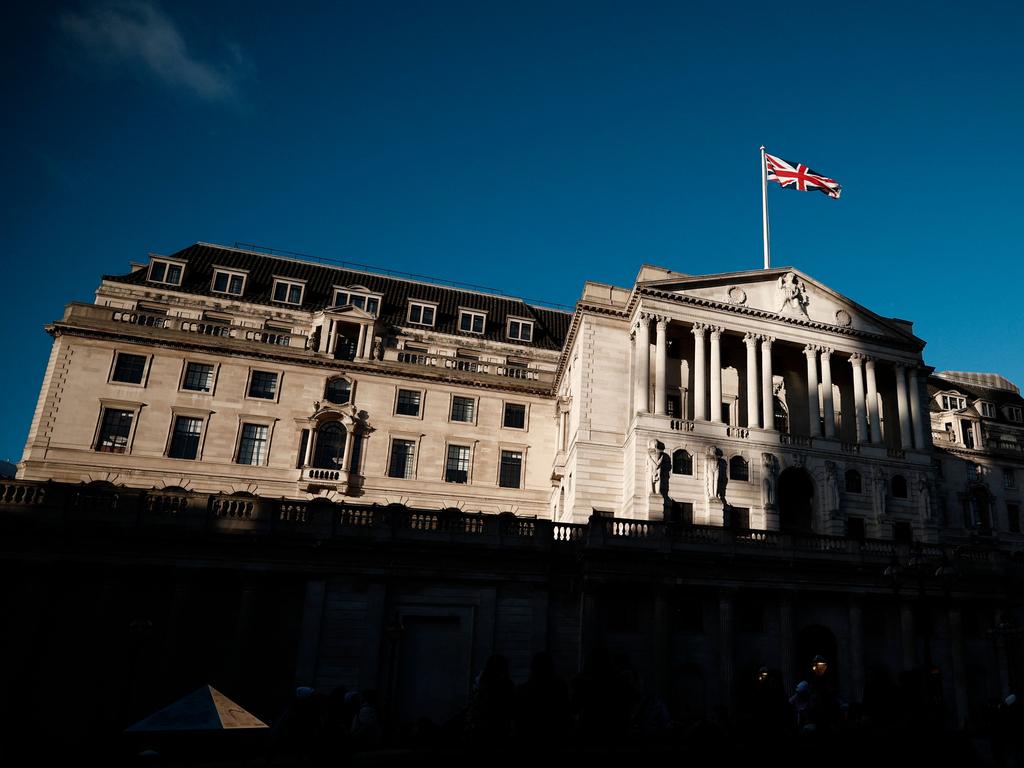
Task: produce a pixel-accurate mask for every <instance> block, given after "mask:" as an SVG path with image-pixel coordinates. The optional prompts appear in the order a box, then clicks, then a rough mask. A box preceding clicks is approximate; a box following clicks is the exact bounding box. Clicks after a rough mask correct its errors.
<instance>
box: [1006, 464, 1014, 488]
mask: <svg viewBox="0 0 1024 768" xmlns="http://www.w3.org/2000/svg"><path fill="white" fill-rule="evenodd" d="M1003 487H1004V488H1010V489H1013V488H1016V487H1017V473H1016V472H1014V471H1013V470H1012V469H1011V468H1010V467H1006V468H1005V469H1003Z"/></svg>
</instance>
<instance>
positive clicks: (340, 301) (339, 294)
mask: <svg viewBox="0 0 1024 768" xmlns="http://www.w3.org/2000/svg"><path fill="white" fill-rule="evenodd" d="M334 306H336V307H356V308H358V309H361V310H363V311H364V312H366V313H367V314H368V315H373V316H374V317H376V316H377V313H378V312H379V311H380V294H371V293H369V292H367V291H366V290H364V289H362V288H360V287H358V286H356V287H353V288H335V289H334Z"/></svg>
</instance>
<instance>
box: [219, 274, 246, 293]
mask: <svg viewBox="0 0 1024 768" xmlns="http://www.w3.org/2000/svg"><path fill="white" fill-rule="evenodd" d="M244 285H245V275H240V274H237V273H235V272H225V271H223V270H220V269H218V270H217V271H215V272H214V273H213V290H214V292H215V293H229V294H231V295H232V296H241V295H242V287H243V286H244Z"/></svg>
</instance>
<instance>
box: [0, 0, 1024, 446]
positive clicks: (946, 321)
mask: <svg viewBox="0 0 1024 768" xmlns="http://www.w3.org/2000/svg"><path fill="white" fill-rule="evenodd" d="M22 5H26V6H31V7H28V8H20V9H15V10H5V11H4V17H3V20H2V23H0V38H2V42H3V49H2V53H0V56H2V57H3V59H4V62H3V63H4V68H3V71H4V73H5V74H4V79H3V85H2V88H3V94H2V95H3V103H4V105H5V107H6V108H5V116H4V119H3V120H2V121H0V133H2V139H3V140H2V141H0V152H2V162H3V165H2V167H3V169H4V178H5V179H6V183H5V184H4V185H3V192H2V193H0V194H2V201H0V202H2V205H0V225H2V231H3V233H4V240H3V246H4V249H5V252H4V254H3V257H2V258H3V263H4V264H5V265H6V271H7V273H8V277H9V281H10V282H9V287H8V291H7V300H6V302H4V303H3V305H2V312H3V327H4V329H5V330H6V350H5V351H6V357H7V360H8V365H6V366H5V367H4V374H3V386H4V389H5V394H6V397H5V398H4V399H3V401H2V405H0V408H2V409H3V411H4V413H3V416H4V418H3V424H4V426H5V428H4V430H3V432H2V434H0V458H11V459H14V460H17V459H19V458H20V456H21V450H22V447H23V445H24V441H25V437H26V435H27V431H28V427H29V424H30V421H31V416H32V411H33V408H34V406H35V402H36V398H37V395H38V389H39V384H40V382H41V379H42V375H43V372H44V369H45V365H46V359H47V355H48V352H49V347H50V339H49V337H48V336H47V335H46V334H45V332H44V331H43V330H42V326H43V325H44V324H45V323H47V322H49V321H52V320H54V319H56V318H58V317H59V316H60V314H61V312H62V307H63V305H64V304H65V303H66V302H68V301H72V300H85V301H87V300H89V299H90V298H91V296H92V293H93V291H94V290H95V288H96V286H97V284H98V282H99V278H100V275H102V274H103V273H105V272H124V271H127V265H128V262H129V260H142V259H144V258H145V256H146V254H147V253H149V252H158V253H169V252H172V251H174V250H177V249H179V248H181V247H184V246H185V245H187V244H189V243H191V242H194V241H197V240H207V241H213V242H220V243H227V244H232V243H234V242H236V241H243V242H253V243H260V244H266V245H271V246H275V247H278V248H284V249H289V250H294V251H301V252H304V253H311V254H317V255H320V256H326V257H331V258H336V259H347V260H351V261H359V262H364V263H369V264H375V265H380V266H384V267H391V268H395V269H401V270H407V271H413V272H419V273H426V274H431V275H436V276H438V277H442V278H448V279H456V280H463V281H467V282H472V283H478V284H482V285H490V286H495V287H498V288H501V289H502V290H504V291H505V292H507V293H511V294H514V295H520V296H524V297H526V298H532V299H544V300H549V301H555V302H561V303H566V304H571V303H573V302H574V301H575V299H576V298H577V297H578V295H579V292H580V288H581V285H582V283H583V281H584V280H586V279H591V280H599V281H606V282H611V283H617V284H622V285H626V284H630V283H631V281H632V278H633V277H634V275H635V274H636V270H637V268H638V267H639V265H640V264H642V263H644V262H648V263H655V264H660V265H664V266H667V267H670V268H673V269H677V270H679V271H683V272H689V273H694V274H700V273H710V272H721V271H730V270H738V269H752V268H757V267H759V266H760V264H761V222H760V176H759V170H758V146H759V145H760V144H762V143H763V144H765V145H766V146H767V147H768V149H769V151H770V152H773V153H775V154H778V155H780V156H782V157H784V158H787V159H790V160H795V161H800V162H804V163H807V164H808V165H810V166H811V167H812V168H815V169H816V170H818V171H820V172H822V173H825V174H827V175H830V176H832V177H833V178H835V179H837V180H839V181H840V182H841V183H842V184H843V196H842V199H841V200H839V201H833V200H829V199H827V198H826V197H825V196H823V195H820V194H813V193H812V194H806V193H805V194H801V193H797V192H790V191H787V190H782V189H779V188H778V187H775V188H772V189H770V190H769V196H770V206H771V217H772V243H773V262H774V263H775V264H777V265H783V264H791V265H794V266H796V267H798V268H800V269H802V270H804V271H805V272H807V273H809V274H811V275H813V276H815V277H816V278H817V279H819V280H821V281H823V282H824V283H826V284H828V285H830V286H831V287H833V288H834V289H836V290H838V291H840V292H842V293H845V294H846V295H848V296H850V297H851V298H853V299H854V300H856V301H859V302H860V303H862V304H864V305H866V306H868V307H869V308H871V309H873V310H874V311H876V312H878V313H880V314H883V315H897V316H900V317H904V318H907V319H911V320H913V321H914V322H915V329H916V331H917V333H918V335H920V336H922V337H923V338H924V339H926V340H927V341H928V347H927V348H926V350H925V355H926V360H927V361H928V363H929V364H930V365H933V366H935V367H936V368H938V369H940V370H941V369H949V368H953V369H961V370H978V371H997V372H1001V373H1003V374H1004V375H1006V376H1008V377H1009V378H1011V379H1012V380H1015V381H1017V382H1018V383H1021V384H1024V361H1022V355H1021V351H1022V344H1021V336H1022V335H1024V320H1022V313H1021V311H1020V309H1019V298H1018V297H1019V296H1020V295H1021V294H1020V289H1021V281H1022V277H1024V267H1022V250H1024V246H1022V242H1024V238H1022V231H1021V230H1022V218H1024V217H1022V215H1021V209H1022V203H1021V194H1020V192H1019V190H1018V189H1017V186H1018V180H1019V179H1021V178H1022V176H1024V150H1022V137H1024V99H1022V98H1021V94H1022V93H1024V82H1022V79H1024V78H1022V73H1024V64H1022V60H1024V59H1022V56H1021V54H1020V41H1021V40H1022V39H1024V5H1022V4H1020V3H1012V2H1003V3H987V2H974V3H970V4H967V3H942V2H929V3H924V2H920V3H908V4H901V3H894V2H881V3H856V4H854V3H847V4H843V6H844V7H841V8H839V7H837V6H838V5H839V4H834V3H822V2H813V3H786V4H777V3H776V4H767V3H743V2H739V3H732V4H726V3H721V2H709V3H643V2H636V1H631V2H628V3H627V2H619V3H603V2H581V3H569V2H541V3H530V2H522V1H521V0H520V1H518V2H510V3H507V4H506V3H498V2H485V3H481V2H466V3H445V2H432V3H421V2H406V3H385V2H373V3H365V2H360V3H325V4H322V5H321V4H315V3H302V2H299V3H293V4H289V5H288V6H287V10H282V6H281V5H280V4H270V3H266V4H264V6H263V7H261V6H260V4H257V3H248V2H230V1H228V0H223V1H222V2H217V3H187V2H175V3H164V4H160V3H156V2H151V1H150V0H139V1H138V2H114V3H111V2H100V3H97V2H77V3H42V2H40V3H34V4H22ZM782 6H784V7H782Z"/></svg>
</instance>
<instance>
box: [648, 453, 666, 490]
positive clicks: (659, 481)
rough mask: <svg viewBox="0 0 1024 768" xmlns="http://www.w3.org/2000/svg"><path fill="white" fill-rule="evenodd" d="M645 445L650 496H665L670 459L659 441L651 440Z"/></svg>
mask: <svg viewBox="0 0 1024 768" xmlns="http://www.w3.org/2000/svg"><path fill="white" fill-rule="evenodd" d="M647 445H648V447H647V469H648V472H649V474H650V482H651V495H653V496H667V495H668V475H669V471H670V467H669V466H668V464H669V463H670V459H669V457H668V454H667V453H665V445H664V444H663V443H662V442H660V441H659V440H651V441H650V442H649V443H648V444H647Z"/></svg>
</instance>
